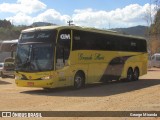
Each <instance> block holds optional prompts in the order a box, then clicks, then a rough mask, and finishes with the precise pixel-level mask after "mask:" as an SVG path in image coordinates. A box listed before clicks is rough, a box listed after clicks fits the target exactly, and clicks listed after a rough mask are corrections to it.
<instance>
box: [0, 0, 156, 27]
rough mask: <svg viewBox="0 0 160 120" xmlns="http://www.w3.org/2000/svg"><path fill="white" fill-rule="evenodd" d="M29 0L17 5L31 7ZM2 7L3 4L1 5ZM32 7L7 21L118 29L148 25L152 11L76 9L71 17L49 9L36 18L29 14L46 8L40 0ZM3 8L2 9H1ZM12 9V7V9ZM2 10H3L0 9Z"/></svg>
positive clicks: (136, 8) (132, 7)
mask: <svg viewBox="0 0 160 120" xmlns="http://www.w3.org/2000/svg"><path fill="white" fill-rule="evenodd" d="M27 1H28V0H18V1H17V4H16V5H19V4H21V5H24V6H30V4H31V2H27ZM36 3H39V4H36ZM1 5H2V4H1ZM32 5H33V6H32V7H29V8H28V10H27V11H30V12H27V13H26V11H25V8H24V10H21V11H20V10H19V9H17V12H18V13H17V14H16V15H15V16H13V17H9V18H7V19H9V20H12V21H13V23H14V24H16V25H22V24H26V25H30V24H32V23H33V22H50V23H55V24H59V25H66V24H67V21H68V20H73V21H74V24H75V25H80V26H89V27H98V28H109V26H110V28H117V27H130V26H136V25H147V22H146V21H145V20H144V17H145V16H146V14H148V11H149V10H150V5H149V4H145V5H144V6H140V5H138V4H131V5H128V6H126V7H124V8H121V9H120V8H118V9H115V10H112V11H104V10H93V9H92V8H87V9H76V10H74V13H73V14H72V15H71V16H69V15H65V14H61V13H60V12H58V11H56V10H54V9H47V10H45V11H43V12H42V13H40V14H38V15H37V16H35V17H31V16H29V14H28V13H33V12H36V10H37V11H39V10H40V8H42V9H45V8H46V6H45V5H44V4H43V3H41V2H40V1H39V0H32ZM154 7H155V5H152V6H151V8H152V15H154V14H155V9H154ZM0 8H1V7H0ZM11 8H12V7H11ZM0 10H1V9H0Z"/></svg>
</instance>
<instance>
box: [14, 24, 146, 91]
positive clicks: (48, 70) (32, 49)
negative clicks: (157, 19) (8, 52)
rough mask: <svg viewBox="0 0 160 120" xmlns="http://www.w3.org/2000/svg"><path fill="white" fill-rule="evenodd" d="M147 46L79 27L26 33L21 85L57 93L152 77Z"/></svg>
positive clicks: (20, 49) (20, 52)
mask: <svg viewBox="0 0 160 120" xmlns="http://www.w3.org/2000/svg"><path fill="white" fill-rule="evenodd" d="M147 59H148V54H147V44H146V40H145V39H143V38H140V37H134V36H130V35H123V34H119V33H116V32H114V31H107V30H100V29H95V28H84V27H78V26H48V27H37V28H30V29H26V30H23V31H22V32H21V35H20V38H19V43H18V46H17V54H16V61H15V62H16V78H15V79H16V80H15V82H16V84H17V86H23V87H41V88H56V87H65V86H74V87H75V88H77V89H79V88H82V87H84V85H85V84H90V83H95V82H106V81H110V80H120V79H124V78H125V79H127V80H128V81H134V80H138V79H139V76H141V75H144V74H146V73H147Z"/></svg>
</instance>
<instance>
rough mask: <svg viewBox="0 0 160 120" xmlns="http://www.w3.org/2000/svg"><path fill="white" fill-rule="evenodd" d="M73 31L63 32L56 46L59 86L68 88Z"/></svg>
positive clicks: (60, 33)
mask: <svg viewBox="0 0 160 120" xmlns="http://www.w3.org/2000/svg"><path fill="white" fill-rule="evenodd" d="M70 44H71V30H61V31H60V32H59V35H58V41H57V45H56V70H57V72H58V74H59V81H58V83H59V86H67V85H68V84H69V83H68V80H67V79H68V76H69V75H68V72H69V71H68V68H69V67H68V58H69V55H70Z"/></svg>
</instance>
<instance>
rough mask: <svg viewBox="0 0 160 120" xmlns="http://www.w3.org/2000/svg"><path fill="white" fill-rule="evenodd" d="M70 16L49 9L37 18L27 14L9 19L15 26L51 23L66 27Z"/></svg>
mask: <svg viewBox="0 0 160 120" xmlns="http://www.w3.org/2000/svg"><path fill="white" fill-rule="evenodd" d="M70 19H71V18H70V16H68V15H62V14H60V13H59V12H57V11H56V10H54V9H48V10H46V11H44V12H43V13H41V14H39V15H38V16H36V17H31V16H29V15H26V14H25V13H18V14H16V16H13V17H8V18H7V20H10V21H12V22H13V24H15V25H19V24H20V25H31V24H32V23H33V22H50V23H54V24H59V25H66V24H67V21H68V20H70Z"/></svg>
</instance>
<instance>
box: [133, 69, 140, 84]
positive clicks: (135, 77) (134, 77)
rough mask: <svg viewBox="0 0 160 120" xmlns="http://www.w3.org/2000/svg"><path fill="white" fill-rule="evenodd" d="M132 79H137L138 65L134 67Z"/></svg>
mask: <svg viewBox="0 0 160 120" xmlns="http://www.w3.org/2000/svg"><path fill="white" fill-rule="evenodd" d="M133 80H134V81H137V80H139V69H138V67H136V68H135V69H134V72H133Z"/></svg>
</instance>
